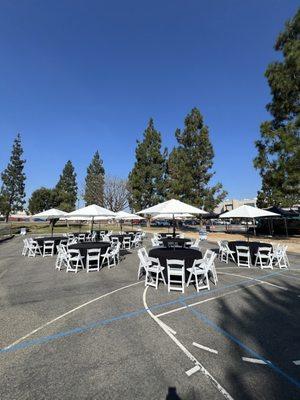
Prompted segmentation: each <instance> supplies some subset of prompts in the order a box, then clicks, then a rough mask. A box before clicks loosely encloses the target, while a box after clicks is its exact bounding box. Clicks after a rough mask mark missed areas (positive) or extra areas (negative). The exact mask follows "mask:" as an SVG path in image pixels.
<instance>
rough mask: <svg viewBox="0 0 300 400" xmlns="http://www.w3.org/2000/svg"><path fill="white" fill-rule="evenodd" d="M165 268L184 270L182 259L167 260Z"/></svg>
mask: <svg viewBox="0 0 300 400" xmlns="http://www.w3.org/2000/svg"><path fill="white" fill-rule="evenodd" d="M167 268H168V269H173V270H174V269H176V270H184V260H167Z"/></svg>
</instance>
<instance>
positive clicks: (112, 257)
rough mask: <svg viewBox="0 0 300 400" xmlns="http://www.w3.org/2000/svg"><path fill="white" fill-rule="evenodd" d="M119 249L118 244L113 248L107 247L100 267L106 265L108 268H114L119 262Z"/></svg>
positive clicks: (119, 245)
mask: <svg viewBox="0 0 300 400" xmlns="http://www.w3.org/2000/svg"><path fill="white" fill-rule="evenodd" d="M120 248H121V244H120V243H117V245H116V246H115V247H113V248H109V247H108V248H107V250H106V252H105V253H104V254H103V256H102V264H101V265H104V264H106V265H107V267H108V268H111V267H115V266H116V265H117V264H118V263H119V262H120Z"/></svg>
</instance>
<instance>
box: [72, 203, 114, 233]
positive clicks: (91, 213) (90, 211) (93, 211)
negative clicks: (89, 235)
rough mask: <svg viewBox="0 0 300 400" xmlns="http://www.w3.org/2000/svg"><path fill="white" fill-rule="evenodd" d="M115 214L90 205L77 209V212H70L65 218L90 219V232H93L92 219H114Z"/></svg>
mask: <svg viewBox="0 0 300 400" xmlns="http://www.w3.org/2000/svg"><path fill="white" fill-rule="evenodd" d="M115 215H116V214H115V213H114V212H112V211H110V210H108V209H107V208H104V207H100V206H97V205H96V204H91V205H89V206H86V207H82V208H79V209H78V210H75V211H72V212H70V213H69V214H68V215H67V216H68V218H70V219H71V218H72V217H85V218H86V219H89V218H91V220H92V226H91V230H93V226H94V219H95V218H97V217H110V218H114V216H115Z"/></svg>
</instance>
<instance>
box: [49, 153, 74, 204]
mask: <svg viewBox="0 0 300 400" xmlns="http://www.w3.org/2000/svg"><path fill="white" fill-rule="evenodd" d="M54 190H55V191H56V194H55V197H56V198H57V201H56V202H57V203H58V208H60V209H61V210H63V211H67V212H70V211H72V210H74V209H75V207H76V200H77V183H76V173H75V170H74V167H73V164H72V162H71V161H70V160H69V161H68V162H67V163H66V165H65V166H64V169H63V171H62V174H61V175H60V177H59V181H58V183H57V185H56V187H55V189H54Z"/></svg>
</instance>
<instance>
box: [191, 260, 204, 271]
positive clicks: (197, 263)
mask: <svg viewBox="0 0 300 400" xmlns="http://www.w3.org/2000/svg"><path fill="white" fill-rule="evenodd" d="M196 267H197V268H201V269H203V270H204V268H205V263H203V259H202V258H199V259H196V260H194V262H193V267H192V268H196Z"/></svg>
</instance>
